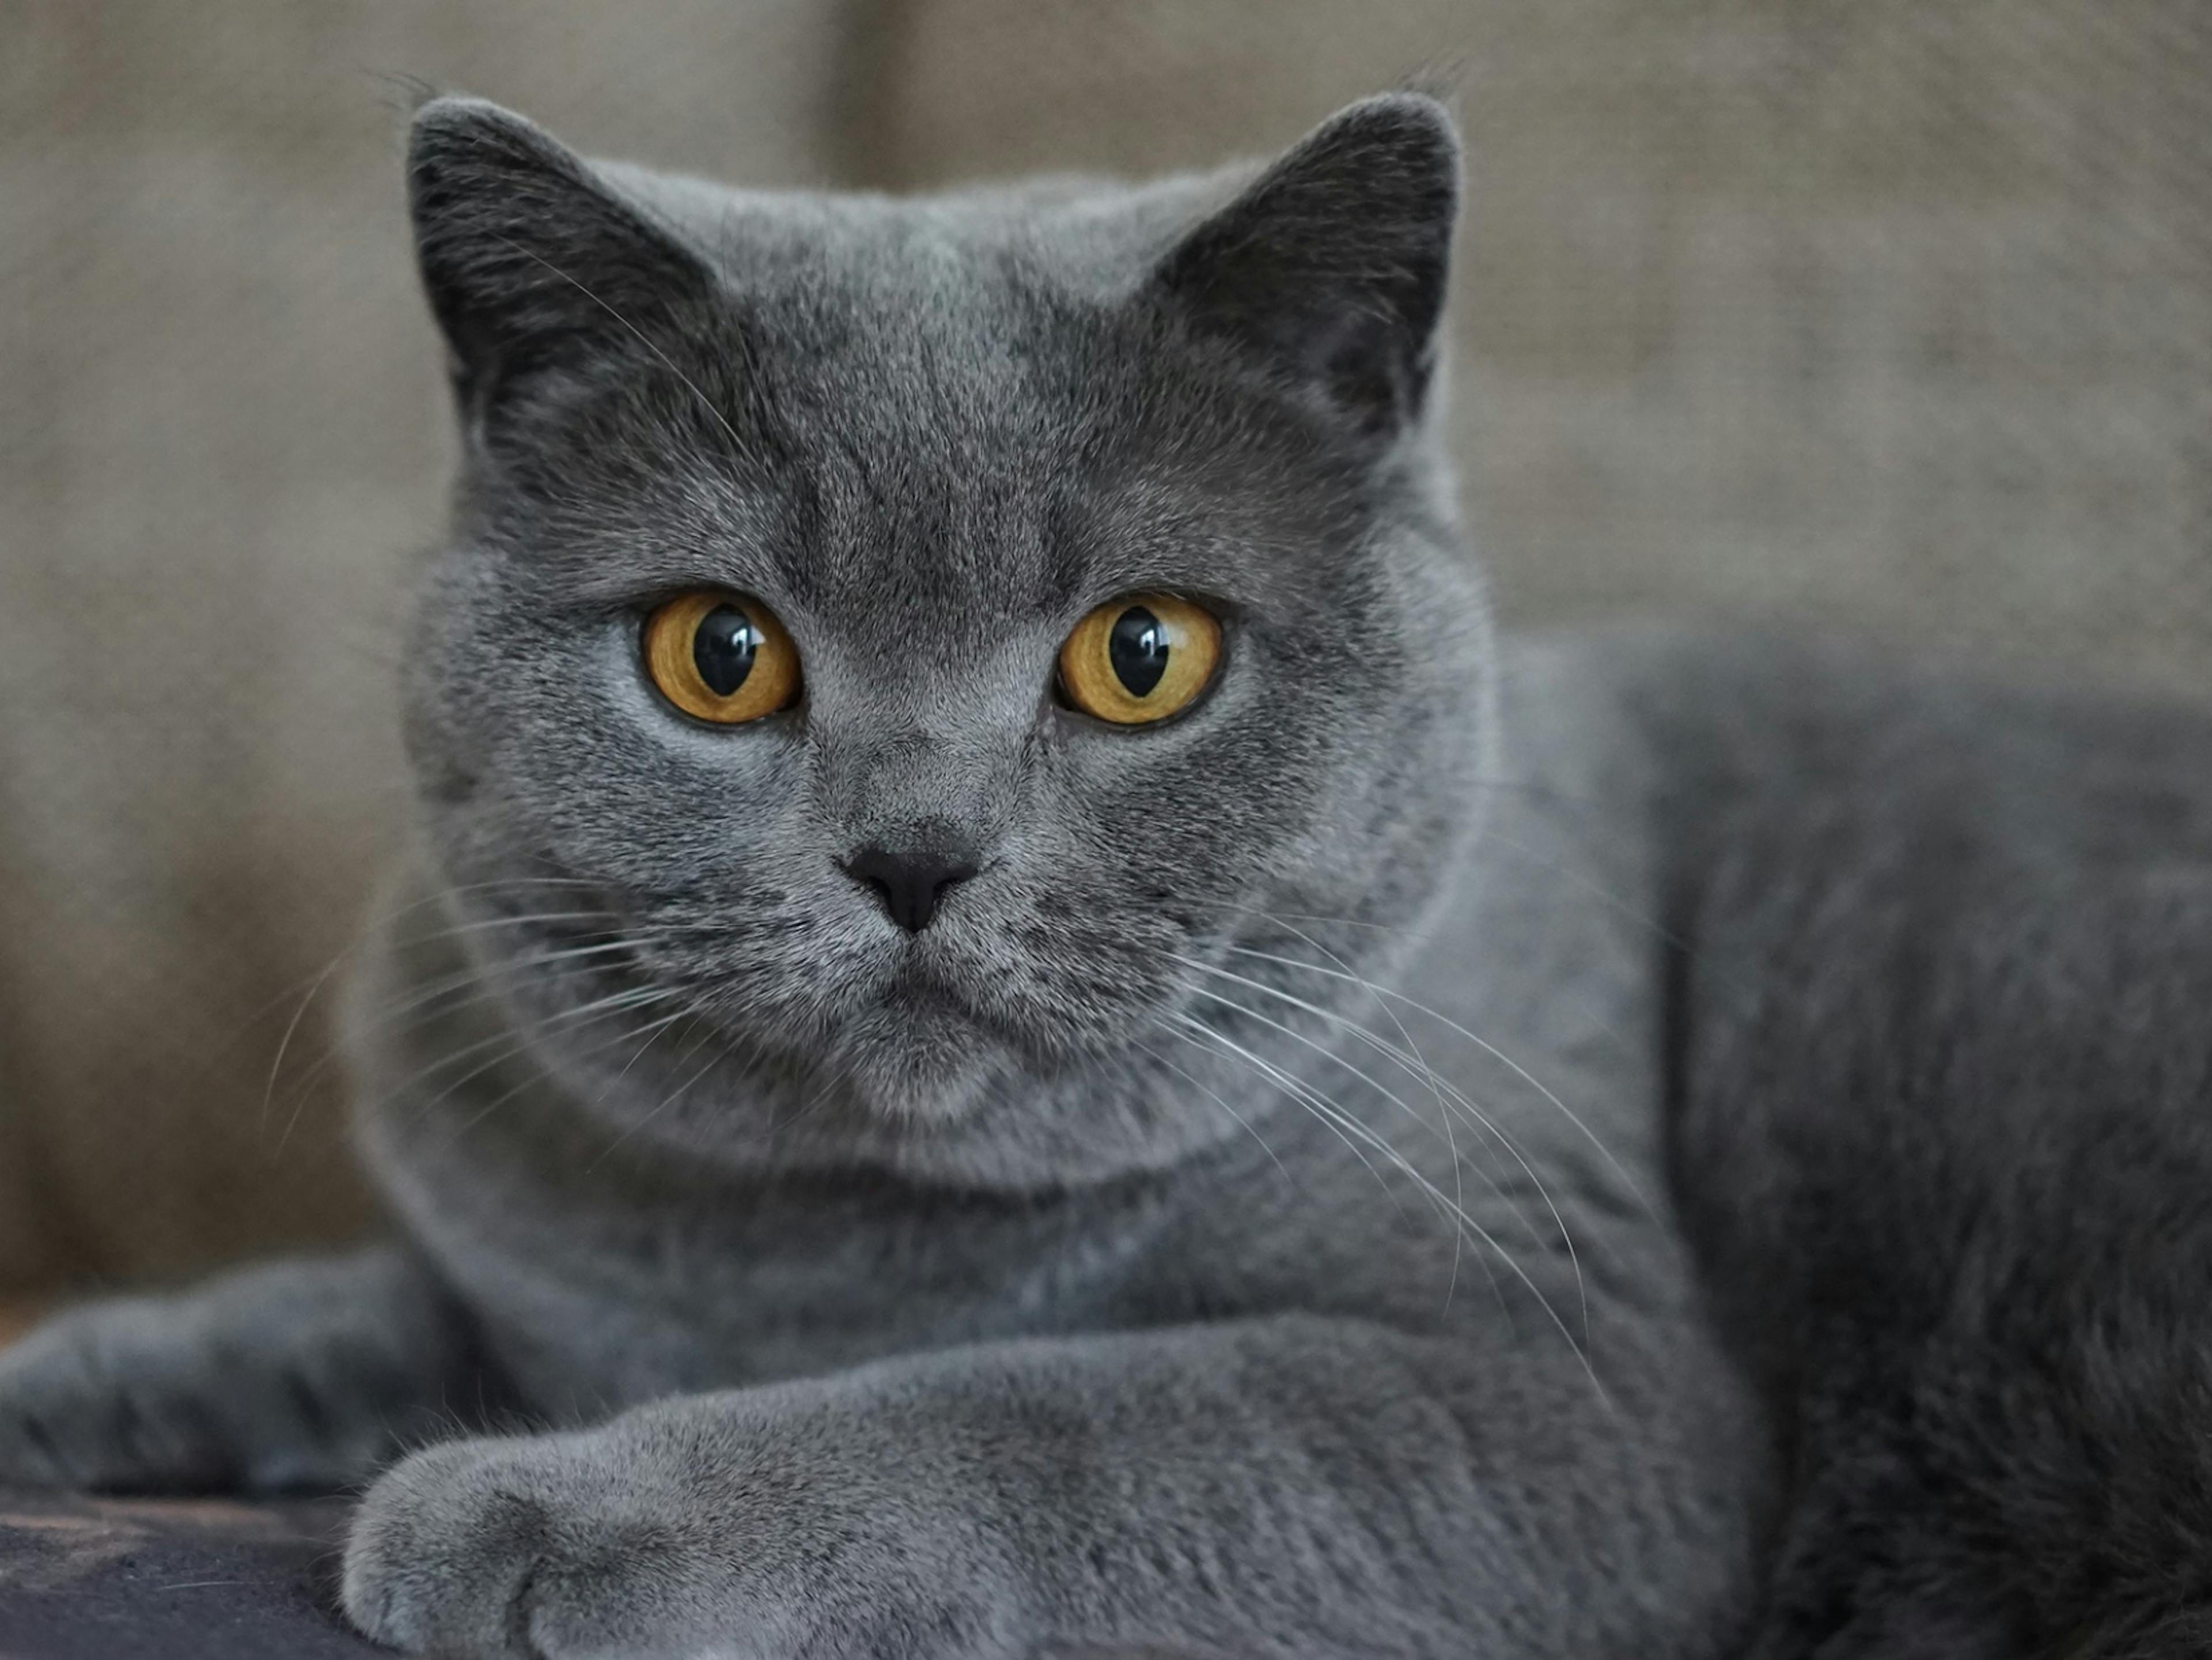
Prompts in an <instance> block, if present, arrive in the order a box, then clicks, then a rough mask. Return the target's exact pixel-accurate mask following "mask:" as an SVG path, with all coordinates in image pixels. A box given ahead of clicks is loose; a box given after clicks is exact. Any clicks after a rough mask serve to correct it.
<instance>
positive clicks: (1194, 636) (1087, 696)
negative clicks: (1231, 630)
mask: <svg viewBox="0 0 2212 1660" xmlns="http://www.w3.org/2000/svg"><path fill="white" fill-rule="evenodd" d="M1220 660H1221V624H1220V623H1218V622H1216V621H1215V620H1214V619H1213V617H1212V613H1210V612H1208V611H1205V610H1203V609H1202V608H1200V606H1197V605H1192V604H1191V603H1190V601H1189V600H1188V599H1176V597H1175V596H1174V595H1173V594H1171V593H1131V594H1124V595H1123V596H1122V597H1121V599H1115V600H1111V601H1109V603H1107V604H1105V605H1101V606H1099V607H1098V609H1097V610H1096V611H1092V612H1091V614H1090V615H1089V616H1088V617H1085V618H1084V619H1083V620H1082V621H1081V622H1080V623H1077V624H1076V625H1075V632H1074V633H1073V634H1071V635H1068V636H1067V643H1066V645H1064V646H1062V647H1061V648H1060V690H1062V691H1064V692H1065V693H1066V695H1067V701H1068V702H1071V703H1073V705H1074V706H1075V707H1076V708H1079V709H1081V710H1082V711H1083V712H1084V713H1085V714H1093V715H1096V716H1097V717H1098V719H1100V720H1101V721H1112V722H1113V723H1114V724H1115V725H1116V726H1121V727H1139V726H1143V725H1145V724H1146V723H1147V722H1149V721H1164V720H1165V719H1167V717H1168V716H1169V715H1170V714H1174V713H1175V712H1176V710H1178V709H1182V708H1188V707H1189V706H1190V704H1191V703H1192V702H1193V701H1194V699H1196V697H1197V696H1198V695H1199V693H1200V692H1202V691H1204V690H1206V685H1207V684H1208V683H1209V682H1210V681H1212V678H1213V670H1214V666H1215V665H1216V664H1218V663H1219V662H1220Z"/></svg>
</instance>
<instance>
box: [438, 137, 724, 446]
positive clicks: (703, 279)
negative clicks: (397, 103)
mask: <svg viewBox="0 0 2212 1660" xmlns="http://www.w3.org/2000/svg"><path fill="white" fill-rule="evenodd" d="M407 189H408V203H409V206H410V210H411V211H412V214H413V216H414V222H415V244H416V257H417V258H418V260H419V261H420V264H421V266H422V286H423V289H424V291H425V292H426V293H427V294H428V296H429V301H430V308H431V310H432V311H433V312H434V313H435V314H436V316H437V319H438V325H439V326H440V327H441V329H443V330H444V331H445V335H446V340H447V345H448V346H449V347H450V348H451V350H452V356H453V380H454V389H455V392H456V394H457V396H458V397H459V400H460V404H461V408H462V411H463V414H464V417H465V418H467V419H469V420H471V422H473V421H475V420H477V419H480V418H481V417H483V414H484V413H485V411H486V410H488V409H489V406H490V405H491V404H493V403H495V401H496V399H497V398H498V396H499V393H500V391H501V388H502V387H503V386H506V385H507V384H508V383H509V382H511V381H512V380H513V378H514V377H516V376H517V375H520V374H528V373H531V372H532V371H534V370H537V369H542V368H548V367H553V366H556V365H558V364H559V363H561V362H564V361H566V360H567V358H568V357H569V356H574V355H576V354H577V351H578V348H579V347H580V346H582V345H584V344H593V345H596V346H599V348H601V349H602V350H604V348H605V345H606V344H608V343H610V342H611V343H614V344H621V343H623V341H625V340H629V339H635V337H636V334H638V333H642V334H645V335H647V337H650V336H651V334H652V333H653V331H654V330H655V329H656V327H658V326H659V325H661V324H662V323H663V322H664V321H665V319H666V318H667V316H668V313H669V312H670V310H671V307H675V306H680V305H683V304H685V303H686V302H688V301H693V300H698V299H704V298H705V297H706V296H707V295H708V294H709V293H710V292H711V290H712V288H713V285H714V278H713V276H712V274H711V273H710V272H709V271H708V269H707V267H706V265H704V263H703V262H702V260H700V259H699V258H697V256H696V255H694V254H693V253H691V252H689V251H688V250H686V249H685V248H684V247H683V246H681V245H680V244H678V242H677V241H676V240H675V239H674V238H673V237H672V236H671V235H670V234H668V233H667V232H665V231H664V230H662V229H661V228H659V226H657V225H654V224H653V223H652V222H650V221H649V220H648V219H647V218H646V217H645V216H644V215H643V214H642V213H641V212H640V211H639V210H637V209H636V208H634V207H632V206H631V205H629V204H628V203H626V202H624V201H623V200H622V199H621V198H618V197H617V196H616V195H615V193H614V192H612V191H611V190H610V189H609V188H608V187H607V186H606V185H604V184H602V183H601V182H600V181H599V179H597V178H595V177H594V176H593V175H592V173H591V172H590V170H589V169H588V168H586V166H585V165H584V163H583V162H582V161H580V160H579V159H578V158H577V157H576V156H575V155H574V154H573V153H572V152H570V151H569V150H568V149H565V148H563V147H562V145H561V144H559V143H556V142H555V141H554V140H553V139H552V138H551V137H549V136H548V135H547V134H546V133H545V132H544V131H542V130H541V129H539V128H538V127H537V126H535V125H532V123H530V122H528V121H526V120H524V119H522V118H521V117H520V116H519V115H515V114H513V113H512V112H508V111H507V110H503V109H501V108H500V107H499V106H497V105H496V104H490V103H486V102H484V101H483V100H481V99H474V98H437V99H434V100H431V101H430V102H428V103H427V104H425V105H423V106H422V108H421V109H420V110H419V111H417V112H416V116H415V122H414V127H413V130H412V131H411V133H410V137H409V143H408V151H407ZM633 331H635V333H634V332H633Z"/></svg>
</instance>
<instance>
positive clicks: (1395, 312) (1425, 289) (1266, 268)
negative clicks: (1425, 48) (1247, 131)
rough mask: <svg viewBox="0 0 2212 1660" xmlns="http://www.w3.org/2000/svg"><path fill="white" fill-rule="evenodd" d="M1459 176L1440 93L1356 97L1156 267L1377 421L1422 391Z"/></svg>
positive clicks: (1368, 421)
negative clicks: (1433, 97)
mask: <svg viewBox="0 0 2212 1660" xmlns="http://www.w3.org/2000/svg"><path fill="white" fill-rule="evenodd" d="M1459 183H1460V155H1459V137H1458V134H1457V132H1456V131H1455V129H1454V127H1453V125H1452V120H1451V117H1450V116H1449V114H1448V113H1447V112H1445V110H1444V107H1443V105H1441V104H1439V103H1438V102H1437V100H1434V99H1432V98H1429V97H1426V96H1424V95H1422V94H1417V93H1387V94H1382V95H1381V96H1378V97H1374V98H1368V99H1364V100H1361V101H1360V102H1358V103H1356V104H1353V105H1352V106H1349V107H1348V108H1346V109H1344V110H1341V111H1340V112H1338V113H1337V114H1336V115H1335V116H1334V117H1333V118H1331V119H1329V120H1328V121H1327V122H1324V123H1323V124H1322V125H1321V126H1320V127H1318V128H1316V130H1315V131H1313V132H1311V133H1310V134H1309V135H1308V136H1307V137H1305V139H1304V141H1303V142H1302V143H1299V144H1297V146H1296V147H1295V148H1294V149H1291V150H1290V151H1289V152H1288V153H1287V154H1286V155H1284V156H1282V157H1281V158H1280V159H1279V160H1278V161H1276V162H1275V163H1274V164H1273V166H1271V167H1268V168H1267V171H1266V172H1264V173H1261V175H1260V177H1259V178H1258V179H1255V181H1254V182H1253V183H1252V184H1251V185H1249V187H1248V188H1246V189H1245V190H1244V192H1243V193H1242V194H1241V195H1239V196H1238V197H1237V198H1236V199H1235V200H1234V201H1232V202H1231V203H1230V204H1229V205H1228V206H1226V207H1225V208H1223V209H1221V210H1218V212H1216V213H1214V214H1213V215H1212V216H1210V217H1208V218H1207V219H1206V220H1205V221H1203V222H1201V223H1200V224H1199V225H1198V226H1197V227H1196V228H1194V229H1193V230H1192V231H1190V232H1189V233H1188V234H1186V235H1185V236H1184V238H1183V239H1182V241H1181V242H1180V243H1179V244H1178V245H1177V246H1176V248H1175V249H1174V251H1173V252H1170V254H1169V256H1168V258H1166V260H1165V261H1164V263H1163V264H1162V265H1161V266H1160V267H1159V270H1158V272H1157V274H1156V278H1155V280H1156V282H1157V283H1158V286H1159V287H1160V288H1161V289H1164V291H1165V293H1166V294H1167V295H1169V297H1170V303H1172V304H1174V305H1176V306H1177V307H1180V308H1181V309H1182V311H1183V313H1185V315H1187V316H1188V318H1189V319H1191V320H1192V321H1193V322H1194V324H1196V325H1198V326H1199V327H1200V328H1201V329H1204V330H1206V331H1211V332H1213V333H1216V334H1218V335H1222V336H1225V337H1229V338H1231V339H1233V340H1235V341H1237V342H1238V343H1239V344H1242V345H1243V346H1244V347H1246V348H1247V349H1249V350H1251V351H1253V352H1255V353H1256V354H1260V355H1261V356H1264V357H1265V358H1266V359H1267V361H1268V362H1271V363H1272V364H1273V366H1274V367H1275V368H1277V369H1278V370H1279V372H1283V373H1286V374H1290V375H1292V376H1295V377H1297V378H1298V379H1301V380H1304V381H1307V382H1309V383H1310V384H1313V385H1317V386H1320V387H1321V388H1322V390H1323V391H1324V392H1326V393H1327V394H1328V396H1329V397H1330V398H1333V399H1334V401H1335V403H1336V404H1338V405H1339V406H1340V408H1342V409H1343V410H1345V411H1346V413H1347V414H1348V415H1349V416H1350V417H1352V419H1353V420H1354V421H1355V422H1356V423H1358V424H1359V425H1360V426H1362V427H1363V428H1365V429H1370V430H1376V431H1382V430H1387V429H1391V428H1394V427H1395V426H1398V425H1400V424H1402V423H1405V422H1407V421H1408V420H1410V419H1411V418H1412V417H1413V416H1414V415H1415V414H1416V413H1418V412H1419V409H1420V407H1421V404H1422V400H1423V398H1424V397H1425V394H1426V392H1427V390H1428V385H1429V380H1430V378H1431V371H1432V369H1433V368H1434V360H1435V350H1436V332H1437V320H1438V319H1439V318H1440V317H1441V316H1442V314H1443V302H1444V289H1445V283H1446V279H1447V277H1449V270H1450V262H1451V236H1452V227H1453V223H1454V221H1455V219H1456V217H1457V216H1458V211H1459Z"/></svg>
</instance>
